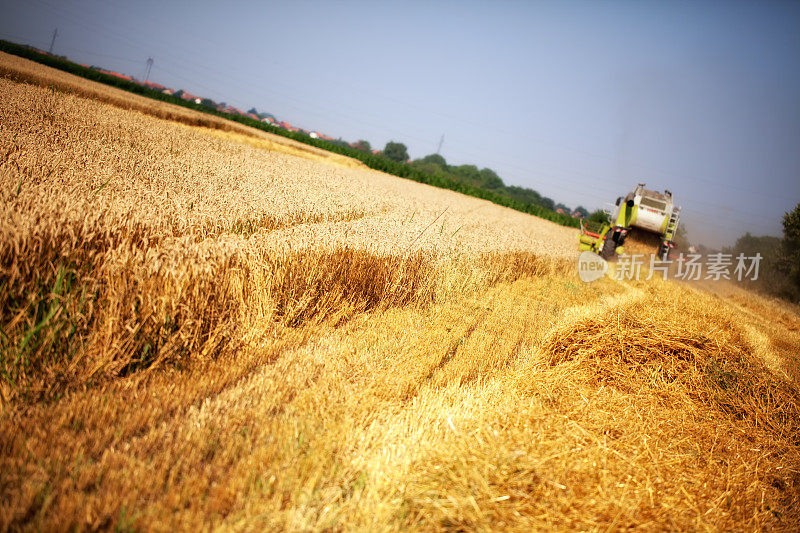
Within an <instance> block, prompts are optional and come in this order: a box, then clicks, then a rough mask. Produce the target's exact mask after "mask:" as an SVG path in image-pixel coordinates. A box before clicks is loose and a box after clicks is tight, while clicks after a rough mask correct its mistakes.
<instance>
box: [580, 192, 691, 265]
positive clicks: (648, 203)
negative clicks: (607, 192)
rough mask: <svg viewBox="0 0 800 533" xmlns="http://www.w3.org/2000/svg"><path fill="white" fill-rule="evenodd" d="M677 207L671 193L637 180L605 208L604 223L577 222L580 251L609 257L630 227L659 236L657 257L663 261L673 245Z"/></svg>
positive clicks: (678, 208)
mask: <svg viewBox="0 0 800 533" xmlns="http://www.w3.org/2000/svg"><path fill="white" fill-rule="evenodd" d="M680 212H681V208H680V207H678V206H676V205H675V203H674V202H673V200H672V193H671V192H670V191H666V190H665V191H664V192H663V193H660V192H656V191H651V190H648V189H645V184H644V183H640V184H638V185H637V186H636V188H635V189H634V190H633V192H630V193H628V194H627V195H626V196H624V197H622V196H620V197H619V198H617V203H616V206H615V207H613V208H610V209H607V210H606V213H607V214H608V221H607V222H592V221H586V220H584V221H581V233H580V235H579V236H578V239H579V243H580V244H579V248H580V249H581V251H584V250H590V251H592V252H595V253H596V254H599V255H600V256H602V257H603V258H605V259H609V258H611V257H613V256H614V255H615V253H616V254H622V253H623V251H624V250H623V248H622V245H623V243H624V242H625V239H626V238H627V237H628V234H629V233H630V232H631V229H632V228H639V229H641V230H644V231H648V232H651V233H655V234H657V235H659V237H661V244H660V245H659V247H658V257H659V259H661V260H663V261H666V260H667V259H668V258H669V252H670V250H672V249H673V248H674V247H675V241H674V239H675V234H676V232H677V231H678V223H679V221H680Z"/></svg>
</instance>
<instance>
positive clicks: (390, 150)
mask: <svg viewBox="0 0 800 533" xmlns="http://www.w3.org/2000/svg"><path fill="white" fill-rule="evenodd" d="M383 155H384V156H385V157H387V158H389V159H391V160H392V161H397V162H398V163H404V162H406V161H408V148H406V145H405V144H403V143H398V142H394V141H389V142H388V143H386V147H385V148H384V149H383Z"/></svg>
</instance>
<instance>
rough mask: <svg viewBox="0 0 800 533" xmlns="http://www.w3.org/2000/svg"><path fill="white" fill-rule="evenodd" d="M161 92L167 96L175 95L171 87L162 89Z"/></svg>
mask: <svg viewBox="0 0 800 533" xmlns="http://www.w3.org/2000/svg"><path fill="white" fill-rule="evenodd" d="M161 92H162V93H164V94H166V95H167V96H174V95H175V91H173V90H172V89H164V90H163V91H161Z"/></svg>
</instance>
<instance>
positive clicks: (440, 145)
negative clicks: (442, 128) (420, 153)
mask: <svg viewBox="0 0 800 533" xmlns="http://www.w3.org/2000/svg"><path fill="white" fill-rule="evenodd" d="M443 142H444V133H442V138H441V139H439V148H437V149H436V153H437V154H438V153H439V152H441V151H442V143H443Z"/></svg>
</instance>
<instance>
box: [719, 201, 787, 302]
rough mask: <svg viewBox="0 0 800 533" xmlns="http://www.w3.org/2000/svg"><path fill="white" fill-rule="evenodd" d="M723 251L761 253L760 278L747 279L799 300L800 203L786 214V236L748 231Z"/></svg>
mask: <svg viewBox="0 0 800 533" xmlns="http://www.w3.org/2000/svg"><path fill="white" fill-rule="evenodd" d="M722 251H723V253H726V254H732V256H733V260H734V261H735V260H736V257H737V256H738V255H739V254H743V255H744V256H745V257H754V256H755V255H756V254H761V263H760V265H759V274H758V279H757V280H754V281H746V283H747V284H749V285H751V286H752V287H753V288H755V289H758V290H760V291H762V292H765V293H768V294H772V295H774V296H778V297H780V298H784V299H786V300H790V301H795V302H797V301H800V204H798V205H797V207H795V208H794V210H793V211H792V212H790V213H786V214H785V215H784V217H783V239H781V238H778V237H771V236H764V237H756V236H754V235H750V234H749V233H746V234H744V235H742V236H741V237H739V239H738V240H737V241H736V243H735V244H734V245H733V246H731V247H729V248H723V250H722Z"/></svg>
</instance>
